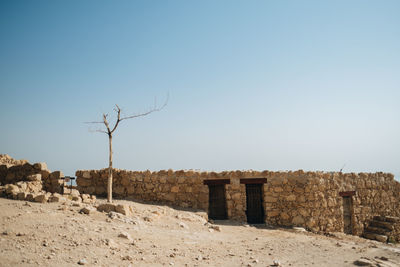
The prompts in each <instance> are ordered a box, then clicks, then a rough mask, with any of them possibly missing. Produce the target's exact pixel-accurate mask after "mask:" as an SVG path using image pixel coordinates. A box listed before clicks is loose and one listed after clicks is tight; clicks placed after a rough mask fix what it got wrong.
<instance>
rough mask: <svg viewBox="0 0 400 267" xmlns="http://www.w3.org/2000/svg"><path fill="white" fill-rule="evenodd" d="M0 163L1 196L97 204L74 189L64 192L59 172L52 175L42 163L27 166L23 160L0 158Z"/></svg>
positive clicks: (40, 200) (86, 195)
mask: <svg viewBox="0 0 400 267" xmlns="http://www.w3.org/2000/svg"><path fill="white" fill-rule="evenodd" d="M0 163H2V165H0V197H7V198H11V199H16V200H26V201H33V202H40V203H46V202H66V201H67V200H73V201H77V202H83V203H94V202H95V201H96V197H95V196H90V195H88V194H80V193H79V191H78V190H76V189H72V190H70V189H65V187H64V179H63V178H64V174H63V173H62V172H61V171H54V172H51V171H50V170H49V169H48V168H47V165H46V163H44V162H40V163H35V164H30V163H29V162H28V161H26V160H15V159H13V158H11V157H10V156H8V155H0ZM64 193H66V194H64Z"/></svg>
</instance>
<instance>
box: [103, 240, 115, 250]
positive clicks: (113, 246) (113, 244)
mask: <svg viewBox="0 0 400 267" xmlns="http://www.w3.org/2000/svg"><path fill="white" fill-rule="evenodd" d="M104 243H105V244H106V245H107V246H108V247H110V248H111V249H117V248H118V244H117V243H115V241H114V240H113V239H105V240H104Z"/></svg>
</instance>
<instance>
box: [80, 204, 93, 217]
mask: <svg viewBox="0 0 400 267" xmlns="http://www.w3.org/2000/svg"><path fill="white" fill-rule="evenodd" d="M95 211H97V210H96V208H94V207H92V206H88V207H84V208H82V209H81V210H80V211H79V213H83V214H88V215H89V214H91V213H94V212H95Z"/></svg>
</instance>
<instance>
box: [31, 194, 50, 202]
mask: <svg viewBox="0 0 400 267" xmlns="http://www.w3.org/2000/svg"><path fill="white" fill-rule="evenodd" d="M50 196H51V193H41V194H39V195H37V196H36V197H35V198H34V201H35V202H40V203H46V202H47V201H48V200H49V197H50Z"/></svg>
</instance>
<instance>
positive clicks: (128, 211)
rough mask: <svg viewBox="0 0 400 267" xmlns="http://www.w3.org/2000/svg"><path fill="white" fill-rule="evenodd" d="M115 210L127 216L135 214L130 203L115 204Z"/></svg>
mask: <svg viewBox="0 0 400 267" xmlns="http://www.w3.org/2000/svg"><path fill="white" fill-rule="evenodd" d="M115 212H118V213H121V214H124V215H126V216H131V215H132V214H133V209H132V207H131V206H129V205H126V204H124V205H121V204H119V205H116V206H115Z"/></svg>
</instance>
